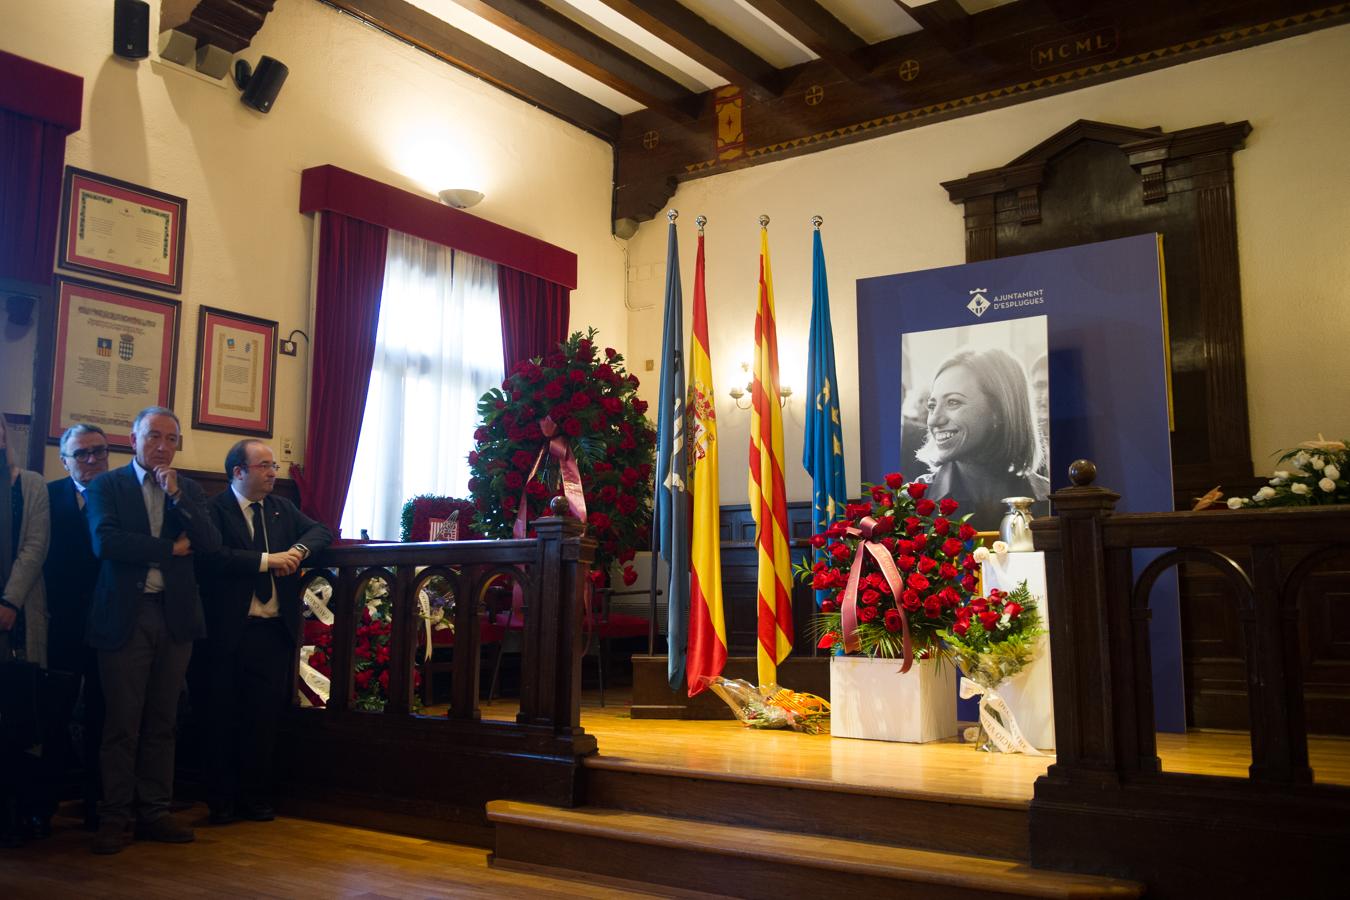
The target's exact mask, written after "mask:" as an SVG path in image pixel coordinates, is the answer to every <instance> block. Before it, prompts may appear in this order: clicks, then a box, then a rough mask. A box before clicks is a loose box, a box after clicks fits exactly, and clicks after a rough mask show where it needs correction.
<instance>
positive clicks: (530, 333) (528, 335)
mask: <svg viewBox="0 0 1350 900" xmlns="http://www.w3.org/2000/svg"><path fill="white" fill-rule="evenodd" d="M497 290H498V297H499V302H500V303H501V308H502V355H503V357H504V362H505V364H506V373H507V374H508V375H509V374H510V373H511V371H512V370H514V369H515V367H516V365H517V364H519V363H521V362H523V361H524V360H527V359H533V358H534V357H536V356H543V355H544V354H545V353H548V352H549V351H551V350H553V349H554V348H556V347H557V345H558V342H559V341H562V340H565V339H566V338H567V317H568V314H569V312H570V310H571V305H572V300H571V291H569V290H568V289H567V288H565V287H563V286H562V285H561V284H556V283H554V282H552V281H545V280H544V279H542V278H540V277H538V276H537V275H529V274H527V273H525V272H521V271H520V270H518V269H510V268H507V267H506V266H501V265H499V266H497Z"/></svg>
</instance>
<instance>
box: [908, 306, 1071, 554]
mask: <svg viewBox="0 0 1350 900" xmlns="http://www.w3.org/2000/svg"><path fill="white" fill-rule="evenodd" d="M901 354H902V356H903V357H904V358H905V363H906V365H905V367H904V368H905V369H907V370H908V371H909V372H910V373H911V375H910V377H911V378H914V379H915V381H914V382H913V383H912V384H906V385H904V386H903V388H902V390H903V391H904V393H905V396H903V397H902V399H901V411H902V416H903V417H904V419H905V422H904V423H903V427H902V428H901V444H902V446H901V450H902V455H903V456H904V457H905V458H906V459H913V460H914V461H915V463H916V464H917V465H918V467H919V470H916V471H912V472H907V473H906V474H907V475H908V476H909V477H910V478H911V479H912V480H917V481H924V482H927V483H929V484H931V485H932V487H931V489H930V491H929V496H931V497H952V498H954V499H956V500H957V501H958V502H959V503H960V504H961V506H960V511H959V512H958V513H957V515H958V516H960V515H963V514H965V513H970V514H971V519H970V521H971V523H972V524H973V525H974V526H975V527H976V528H979V529H980V530H982V531H992V530H995V529H997V528H998V526H999V522H1000V520H1001V519H1002V518H1003V514H1004V512H1006V511H1007V504H1006V503H1005V502H1004V500H1005V498H1008V497H1031V498H1032V499H1033V500H1035V501H1037V502H1036V503H1035V504H1034V505H1033V506H1032V511H1033V514H1035V515H1043V514H1045V513H1046V512H1048V504H1047V503H1045V502H1044V501H1045V500H1046V497H1047V496H1048V495H1049V493H1050V482H1049V480H1048V479H1047V477H1046V475H1047V473H1048V472H1049V460H1048V457H1049V422H1048V421H1043V420H1042V417H1041V415H1040V411H1041V410H1043V409H1048V408H1049V402H1048V395H1049V385H1048V384H1047V383H1046V382H1045V380H1044V376H1043V375H1041V377H1040V378H1038V379H1037V381H1036V383H1035V385H1036V389H1035V390H1033V387H1032V385H1033V381H1032V378H1031V376H1030V372H1031V370H1032V369H1033V368H1034V367H1035V364H1036V362H1037V360H1043V359H1044V358H1045V356H1046V326H1045V317H1044V316H1035V317H1030V318H1026V319H1015V320H1012V321H1007V322H988V323H982V324H979V325H969V326H963V327H960V328H947V329H941V330H938V331H926V332H918V333H914V334H907V335H904V336H903V338H902V339H901ZM1038 394H1039V396H1038ZM1046 418H1047V419H1048V417H1046ZM910 443H914V444H916V446H908V445H909V444H910ZM925 469H926V471H921V470H925Z"/></svg>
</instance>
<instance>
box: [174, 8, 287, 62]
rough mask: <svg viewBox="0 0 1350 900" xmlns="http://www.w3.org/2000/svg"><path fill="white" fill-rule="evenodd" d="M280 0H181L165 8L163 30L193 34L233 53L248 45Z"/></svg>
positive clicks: (200, 41)
mask: <svg viewBox="0 0 1350 900" xmlns="http://www.w3.org/2000/svg"><path fill="white" fill-rule="evenodd" d="M275 2H276V0H177V2H170V3H166V4H165V7H164V8H163V9H162V10H161V15H160V25H159V27H160V30H161V31H164V30H167V29H169V28H173V29H176V30H178V31H181V32H183V33H184V34H190V35H192V36H193V37H195V38H196V39H197V42H198V43H199V44H214V45H215V46H217V47H220V48H222V49H224V50H226V51H227V52H229V53H239V52H241V51H243V50H246V49H248V45H249V44H250V43H252V42H253V38H254V36H255V35H256V34H257V33H258V30H259V29H261V28H262V26H263V21H264V20H265V19H266V18H267V14H268V13H270V12H271V11H272V6H273V4H274V3H275Z"/></svg>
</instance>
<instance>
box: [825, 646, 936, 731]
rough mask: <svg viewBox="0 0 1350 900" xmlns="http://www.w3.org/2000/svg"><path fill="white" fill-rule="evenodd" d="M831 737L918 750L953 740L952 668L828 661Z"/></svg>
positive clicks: (922, 663) (923, 663) (848, 658)
mask: <svg viewBox="0 0 1350 900" xmlns="http://www.w3.org/2000/svg"><path fill="white" fill-rule="evenodd" d="M830 734H832V735H833V736H834V737H851V738H865V739H867V740H872V741H903V742H906V743H912V744H922V743H927V742H928V741H938V740H942V739H943V738H949V737H954V736H955V735H956V666H955V665H954V664H953V663H952V662H951V661H950V660H948V661H945V662H939V661H936V660H923V661H919V660H916V661H915V662H914V665H913V666H912V667H911V668H910V670H909V671H908V672H906V673H905V674H904V675H901V674H900V660H898V659H871V658H869V657H866V656H835V657H833V658H831V659H830Z"/></svg>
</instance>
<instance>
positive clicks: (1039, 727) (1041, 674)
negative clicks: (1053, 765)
mask: <svg viewBox="0 0 1350 900" xmlns="http://www.w3.org/2000/svg"><path fill="white" fill-rule="evenodd" d="M981 574H982V575H983V578H984V590H985V592H986V593H987V592H988V591H989V589H990V588H998V589H999V590H1003V591H1008V592H1009V593H1011V592H1012V591H1014V590H1016V589H1017V586H1018V585H1020V584H1021V583H1022V582H1023V581H1025V582H1026V583H1027V590H1029V591H1030V592H1031V595H1032V596H1033V597H1035V598H1036V601H1037V608H1038V609H1039V611H1040V614H1041V624H1042V625H1043V626H1044V627H1045V630H1046V634H1044V635H1042V637H1041V644H1040V646H1039V647H1038V648H1037V654H1036V659H1035V660H1034V661H1032V663H1031V664H1030V665H1029V666H1027V667H1026V668H1025V669H1023V670H1022V671H1021V672H1019V673H1017V675H1016V677H1014V678H1010V679H1008V680H1007V681H1005V682H1004V683H1003V684H1002V685H1000V686H999V689H998V692H999V695H1000V696H1001V697H1003V699H1004V700H1006V701H1007V703H1008V708H1009V709H1011V710H1012V714H1013V717H1014V718H1016V719H1017V725H1018V727H1020V728H1021V729H1022V734H1023V735H1025V736H1026V739H1027V740H1028V741H1029V742H1030V743H1031V745H1032V746H1033V747H1035V748H1036V749H1037V750H1053V749H1055V696H1054V691H1053V689H1052V687H1051V682H1050V634H1049V631H1050V628H1051V622H1050V613H1051V609H1050V605H1051V603H1050V597H1049V596H1048V595H1047V594H1046V591H1045V554H1044V553H1034V552H1029V553H1006V554H1004V555H1002V556H999V555H998V554H990V556H989V561H988V562H986V563H985V564H984V566H983V569H982V572H981Z"/></svg>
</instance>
